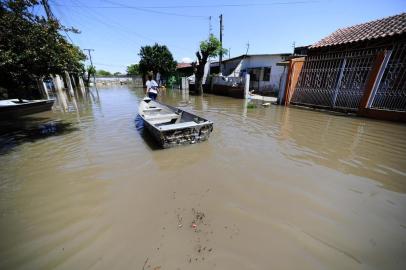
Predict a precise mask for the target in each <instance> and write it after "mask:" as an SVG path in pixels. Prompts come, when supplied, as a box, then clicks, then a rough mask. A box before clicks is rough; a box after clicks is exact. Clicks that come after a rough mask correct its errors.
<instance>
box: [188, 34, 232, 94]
mask: <svg viewBox="0 0 406 270" xmlns="http://www.w3.org/2000/svg"><path fill="white" fill-rule="evenodd" d="M226 53H227V50H226V49H224V48H222V47H221V43H220V41H219V40H218V39H217V38H216V37H215V36H214V35H213V34H211V35H210V37H209V39H208V40H204V41H202V42H200V51H197V52H196V57H197V60H198V62H197V63H193V66H194V71H195V87H196V93H197V94H198V95H202V94H203V76H204V67H205V65H206V63H207V59H208V58H209V57H216V56H218V55H220V54H223V55H224V54H226Z"/></svg>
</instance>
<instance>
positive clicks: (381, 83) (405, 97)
mask: <svg viewBox="0 0 406 270" xmlns="http://www.w3.org/2000/svg"><path fill="white" fill-rule="evenodd" d="M389 57H390V58H389V61H388V62H387V64H386V63H385V64H386V66H384V67H383V70H382V77H381V78H378V81H377V88H376V91H374V92H373V93H372V97H371V100H372V102H371V104H370V107H371V108H373V109H381V110H391V111H406V43H399V44H397V45H395V46H394V47H393V49H392V51H391V53H390V55H389ZM378 76H379V75H378Z"/></svg>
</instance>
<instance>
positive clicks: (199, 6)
mask: <svg viewBox="0 0 406 270" xmlns="http://www.w3.org/2000/svg"><path fill="white" fill-rule="evenodd" d="M106 2H108V3H111V4H113V6H86V7H88V8H101V9H103V8H105V9H113V8H117V9H120V8H127V9H148V12H156V11H154V10H149V9H180V8H222V7H259V6H275V5H300V4H313V3H319V2H320V1H318V0H309V1H280V2H271V3H246V4H208V5H173V6H129V5H124V4H121V3H116V2H111V1H107V0H106ZM59 5H60V6H70V7H82V6H80V5H64V4H59ZM168 15H175V14H170V13H168ZM176 15H180V16H187V15H184V14H176ZM200 17H204V18H207V16H200Z"/></svg>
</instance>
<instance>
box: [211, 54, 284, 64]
mask: <svg viewBox="0 0 406 270" xmlns="http://www.w3.org/2000/svg"><path fill="white" fill-rule="evenodd" d="M290 55H292V54H291V53H270V54H266V53H264V54H247V55H245V54H242V55H239V56H236V57H233V58H228V59H223V61H222V62H223V63H224V62H228V61H234V60H238V59H243V58H245V57H246V58H249V57H253V56H290ZM210 64H211V65H212V66H213V65H219V62H218V61H216V62H211V63H210Z"/></svg>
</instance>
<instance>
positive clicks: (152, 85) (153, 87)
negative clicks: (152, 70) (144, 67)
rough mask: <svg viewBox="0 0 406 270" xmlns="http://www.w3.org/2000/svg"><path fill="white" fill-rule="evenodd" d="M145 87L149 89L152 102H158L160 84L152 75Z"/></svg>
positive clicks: (148, 92)
mask: <svg viewBox="0 0 406 270" xmlns="http://www.w3.org/2000/svg"><path fill="white" fill-rule="evenodd" d="M145 86H146V87H147V95H148V97H149V98H151V99H152V100H156V97H157V96H158V84H157V83H156V81H155V80H154V79H153V78H152V75H151V74H149V75H148V81H147V82H146V83H145Z"/></svg>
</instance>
